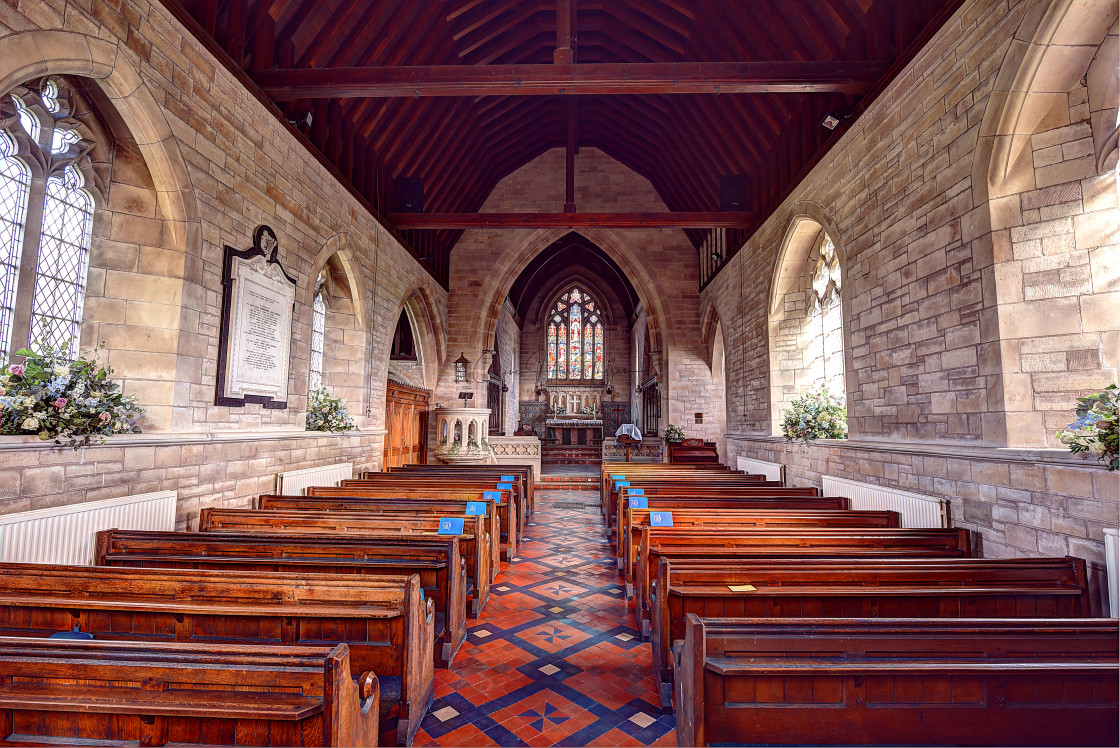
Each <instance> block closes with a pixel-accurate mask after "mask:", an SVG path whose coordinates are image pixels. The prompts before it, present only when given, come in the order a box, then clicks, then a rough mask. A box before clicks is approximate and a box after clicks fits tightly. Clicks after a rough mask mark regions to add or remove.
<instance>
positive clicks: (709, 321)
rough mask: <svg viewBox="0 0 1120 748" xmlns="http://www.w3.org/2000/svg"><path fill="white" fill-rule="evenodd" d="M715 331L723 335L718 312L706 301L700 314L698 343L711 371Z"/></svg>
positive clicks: (710, 302)
mask: <svg viewBox="0 0 1120 748" xmlns="http://www.w3.org/2000/svg"><path fill="white" fill-rule="evenodd" d="M717 331H718V332H719V334H720V335H722V334H723V331H722V328H721V327H720V320H719V312H718V311H717V310H716V305H715V304H714V303H713V302H712V301H711V300H710V299H708V300H706V301H705V302H704V308H703V309H702V310H701V312H700V343H701V345H702V346H703V349H704V356H705V360H706V362H707V364H708V368H709V369H712V367H713V366H714V363H715V361H714V359H713V355H714V348H715V345H716V333H717ZM712 373H713V374H714V373H715V370H714V369H712Z"/></svg>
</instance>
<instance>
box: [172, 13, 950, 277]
mask: <svg viewBox="0 0 1120 748" xmlns="http://www.w3.org/2000/svg"><path fill="white" fill-rule="evenodd" d="M163 1H164V3H165V4H166V5H167V6H168V7H169V8H170V9H171V10H173V11H175V12H176V14H177V15H179V16H180V17H181V18H184V19H188V22H190V21H189V19H193V21H194V23H191V24H190V25H192V26H193V27H194V29H195V32H196V33H197V34H199V35H200V37H202V38H203V39H204V41H207V42H208V43H209V44H210V45H211V47H212V48H214V47H220V48H221V49H222V50H224V52H225V53H226V54H227V55H228V57H229V59H230V60H231V61H232V63H233V65H235V66H236V67H238V68H240V69H241V70H242V71H244V72H245V73H247V74H248V76H249V78H251V79H252V80H253V81H254V82H255V83H256V85H257V86H259V88H260V90H263V91H264V94H265V95H266V96H268V97H269V98H270V99H271V100H272V101H273V102H275V103H276V104H277V105H278V106H279V108H280V109H281V110H282V111H283V113H284V114H285V115H286V117H287V118H288V119H291V120H296V119H298V118H300V117H302V116H303V115H304V113H306V112H310V113H311V115H312V116H311V122H312V124H311V126H310V128H306V127H303V128H302V131H303V133H304V135H306V137H307V138H308V139H309V140H310V144H311V145H312V146H313V147H314V148H315V149H318V151H320V152H321V154H322V155H323V156H324V157H325V159H326V161H328V162H329V163H331V164H333V165H334V166H335V167H336V168H337V170H338V172H339V173H340V174H341V176H342V178H343V179H344V180H346V181H348V182H349V183H350V184H351V185H352V186H353V188H354V190H355V191H356V193H358V194H359V195H360V196H362V197H363V198H364V199H365V200H366V201H368V203H369V204H370V206H371V207H372V208H373V210H374V211H376V212H377V213H378V214H380V215H381V216H383V217H385V219H386V220H387V221H388V223H389V225H391V226H394V228H397V227H399V236H401V237H402V238H403V239H404V241H405V242H406V243H407V244H408V245H409V246H410V248H411V249H412V250H413V252H414V253H415V254H416V255H417V256H418V257H419V258H420V259H421V260H422V261H423V262H425V263H426V264H427V265H428V267H429V269H430V270H431V271H432V273H433V275H434V276H435V277H436V278H437V279H438V280H440V281H441V282H442V283H443V284H444V285H446V283H447V271H448V258H449V255H450V252H451V251H452V249H453V248H454V245H455V243H456V241H457V240H458V238H459V236H460V235H461V232H462V228H460V227H462V226H468V225H495V224H497V225H505V224H511V225H518V224H519V225H525V224H526V219H525V218H524V217H518V216H507V217H506V218H505V219H498V218H487V217H482V218H478V217H474V216H465V215H463V214H474V213H476V212H477V211H478V210H479V209H480V207H481V206H482V205H483V203H484V201H485V200H486V198H487V196H488V195H489V194H490V192H491V190H493V188H494V187H495V185H496V184H497V183H498V181H499V180H501V179H502V178H503V177H505V176H506V175H508V174H509V173H511V172H512V171H514V170H516V169H518V168H519V167H521V166H523V165H525V164H526V163H528V162H529V161H532V160H533V159H534V158H536V157H537V156H539V155H541V154H542V153H544V152H546V151H548V150H550V149H552V148H563V147H568V148H569V150H575V149H578V148H579V147H591V148H597V149H600V150H602V151H603V152H605V153H606V154H608V155H609V156H611V157H612V158H614V159H616V160H618V161H619V162H621V163H622V164H624V165H626V166H627V167H629V168H631V169H633V170H634V171H636V172H637V173H639V174H641V175H643V176H644V177H646V178H647V179H649V180H650V182H651V183H652V184H653V186H654V188H655V189H656V190H657V192H658V194H659V195H660V196H661V198H662V200H663V201H664V202H665V204H666V206H667V207H668V209H669V211H671V212H672V213H674V214H687V218H688V219H689V220H684V219H685V216H672V215H642V214H639V215H638V216H635V215H629V216H625V217H619V216H581V215H580V214H575V215H573V216H571V223H570V224H569V225H579V223H580V222H583V223H584V224H585V225H586V224H588V223H590V224H592V225H610V224H611V223H612V222H617V221H623V220H628V221H630V222H631V225H632V224H633V222H634V221H637V222H638V223H637V225H677V226H680V227H682V228H685V229H686V231H687V233H688V235H689V237H690V239H691V240H692V241H693V243H694V244H695V245H696V246H697V247H699V246H700V245H701V244H702V242H703V240H704V238H705V237H706V235H707V233H708V229H707V228H705V226H706V225H711V226H716V225H732V226H735V227H736V228H732V229H728V230H729V231H731V232H733V236H731V237H729V241H728V242H727V246H728V247H735V246H737V245H738V244H740V243H741V241H742V238H743V237H745V236H746V235H747V234H748V233H749V231H750V230H751V227H752V226H753V225H755V224H756V223H757V222H758V221H760V220H761V219H762V218H763V217H765V215H766V214H767V212H768V209H769V208H770V207H771V206H773V205H775V204H776V203H777V202H778V201H780V199H781V198H782V197H783V195H784V194H785V193H786V192H787V191H788V190H789V189H791V188H792V187H793V186H794V185H795V184H796V182H797V181H798V180H799V179H800V176H801V175H802V174H803V172H804V171H806V170H807V169H808V168H809V167H810V166H811V165H812V164H813V163H815V161H816V160H817V159H819V157H820V156H821V154H822V153H823V152H824V151H825V150H827V148H828V146H829V145H830V143H831V142H832V140H834V139H835V138H836V137H837V136H838V135H839V133H840V132H841V131H842V130H843V128H844V127H845V125H846V124H847V122H848V121H850V120H847V121H842V122H841V126H840V127H839V128H837V130H836V131H834V132H831V133H830V132H829V131H828V130H826V129H824V128H823V127H821V126H820V122H821V120H822V119H823V118H824V116H825V115H826V114H828V113H829V112H835V113H838V114H841V115H844V116H846V115H850V114H858V112H859V111H860V109H861V107H862V106H865V105H866V103H867V101H868V100H869V99H870V97H872V96H874V95H875V93H877V92H878V91H879V90H881V89H882V87H883V86H884V85H885V84H886V83H887V82H889V80H890V79H891V78H892V77H893V76H894V75H895V74H896V73H897V71H898V69H899V68H900V67H901V66H902V65H903V64H905V62H906V61H907V60H909V58H910V57H911V56H912V55H913V53H914V52H915V51H916V50H917V49H918V48H920V46H921V44H923V43H924V42H925V41H926V40H927V39H928V38H929V36H930V35H931V34H932V33H933V32H934V31H935V30H936V29H937V28H938V27H939V26H940V25H941V24H942V23H943V22H944V20H945V19H947V18H948V16H949V14H950V13H951V12H952V11H953V10H955V9H956V7H958V6H959V5H960V2H961V0H163ZM206 37H209V39H207V38H206ZM725 174H744V175H747V177H748V180H747V185H748V194H747V205H746V210H745V211H743V212H742V213H738V214H736V215H734V216H733V219H734V220H729V219H728V217H727V215H726V214H724V216H722V217H720V216H716V215H713V214H714V213H715V212H717V211H718V210H719V208H720V200H719V185H720V178H721V176H722V175H725ZM398 177H419V178H420V179H422V180H423V184H424V213H425V217H423V218H421V217H417V216H403V215H401V216H398V215H394V213H393V207H394V194H393V193H394V183H395V179H396V178H398ZM578 207H579V206H578V205H577V206H575V209H576V210H578ZM570 211H571V206H569V211H568V212H569V213H570ZM427 214H439V215H433V216H427ZM446 214H455V215H446ZM542 220H543V217H542ZM550 220H552V221H553V222H554V223H553V224H551V225H556V223H555V222H559V223H561V224H563V223H564V222H565V221H567V219H565V218H563V217H560V218H557V216H556V215H553V216H552V217H551V219H550ZM532 221H533V219H531V218H530V219H528V222H529V223H530V224H531V223H532ZM424 226H431V227H436V228H416V227H424ZM729 257H730V253H729V254H728V258H729ZM725 259H726V258H725Z"/></svg>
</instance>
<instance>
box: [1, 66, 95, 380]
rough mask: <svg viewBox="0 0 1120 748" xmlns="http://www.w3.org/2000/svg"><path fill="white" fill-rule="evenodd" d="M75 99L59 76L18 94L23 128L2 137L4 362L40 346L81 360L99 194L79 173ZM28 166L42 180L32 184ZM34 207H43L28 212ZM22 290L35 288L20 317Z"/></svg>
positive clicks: (17, 106) (85, 159)
mask: <svg viewBox="0 0 1120 748" xmlns="http://www.w3.org/2000/svg"><path fill="white" fill-rule="evenodd" d="M73 95H74V94H73V93H72V92H70V91H69V90H68V89H66V87H65V84H64V83H60V82H59V81H57V80H55V79H51V80H49V81H47V82H46V83H45V84H44V85H43V87H42V88H41V89H40V90H38V91H37V92H36V91H35V90H34V89H29V88H22V87H21V88H18V89H16V93H13V94H12V95H11V98H10V100H11V102H12V103H13V104H14V106H15V110H16V114H17V117H16V120H17V122H18V125H13V126H12V127H11V128H10V129H9V130H7V131H3V132H0V363H3V362H5V361H6V360H7V357H8V355H10V353H11V352H12V351H13V350H15V349H18V348H21V347H23V346H25V345H28V344H29V343H30V344H33V343H35V342H38V341H45V342H47V343H49V344H51V345H52V346H54V347H56V348H59V349H61V348H63V347H65V348H66V351H67V355H68V356H69V357H70V358H71V359H74V358H76V357H77V355H78V339H79V328H80V326H81V322H82V311H83V305H84V303H85V292H86V274H87V271H88V269H89V253H90V242H91V240H92V235H93V212H94V195H93V194H92V193H91V192H90V190H89V188H88V187H87V185H86V181H85V180H86V174H87V173H92V172H88V171H86V172H83V170H82V168H83V165H84V166H85V167H87V168H88V167H89V166H90V162H89V159H88V156H85V155H84V154H86V153H87V152H88V148H75V147H74V146H80V145H81V144H82V143H83V141H82V139H81V137H80V135H79V134H78V132H77V131H76V130H75V129H74V120H71V119H68V118H69V115H70V106H69V102H70V98H71V97H72V96H73ZM29 165H34V166H35V168H37V169H41V173H42V177H43V179H41V180H40V179H39V178H37V179H36V180H34V181H32V180H31V179H30V177H31V172H30V170H29V168H28V166H29ZM39 173H40V172H38V171H37V172H36V175H38V174H39ZM31 203H34V204H35V205H36V206H41V207H42V210H41V211H39V210H33V211H29V210H28V208H29V207H30V204H31ZM31 215H34V216H36V218H35V223H34V224H33V225H31V224H27V223H26V222H27V220H28V216H31ZM36 242H37V245H38V246H37V247H36V246H35V244H36ZM25 249H26V250H27V255H26V256H22V255H23V253H24V250H25ZM32 274H33V275H34V277H33V278H29V277H27V276H30V275H32ZM21 276H24V277H23V279H22V281H21ZM20 285H23V287H24V288H28V287H30V288H31V289H32V293H31V294H30V298H27V299H19V300H18V301H19V308H21V309H25V310H27V309H29V310H30V313H29V314H28V315H27V316H23V315H17V314H16V313H15V310H16V309H17V307H16V303H17V299H16V289H17V288H18V287H19V286H20Z"/></svg>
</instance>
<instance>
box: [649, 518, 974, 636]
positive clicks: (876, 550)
mask: <svg viewBox="0 0 1120 748" xmlns="http://www.w3.org/2000/svg"><path fill="white" fill-rule="evenodd" d="M700 533H701V529H700V528H697V527H693V528H686V529H684V530H678V529H677V528H675V527H655V528H653V527H649V526H648V525H647V526H645V527H643V528H642V539H641V542H640V543H639V545H638V567H637V569H636V571H635V579H634V594H635V601H634V617H635V621H636V624H637V626H638V630H639V631H640V632H641V635H642V637H643V638H647V637H648V636H649V632H650V599H651V598H652V597H653V595H652V592H653V585H654V583H655V581H656V578H657V568H658V565H659V564H660V561H661V559H662V558H667V559H670V560H673V561H681V560H687V561H688V562H689V563H692V564H694V565H699V564H703V563H709V564H712V565H714V566H720V565H723V564H726V563H727V562H728V561H733V560H744V561H759V560H767V559H777V558H860V557H868V558H871V557H874V558H882V559H890V558H897V559H907V558H912V557H922V556H926V557H931V558H934V557H935V558H969V557H971V556H972V534H971V533H970V532H969V531H968V530H963V529H960V528H951V529H925V530H897V531H895V532H886V531H876V532H873V533H871V534H870V535H869V534H868V533H866V532H860V533H851V532H844V531H833V532H829V533H820V532H819V531H818V532H815V533H814V535H813V536H812V537H811V538H807V537H805V536H804V534H803V533H800V532H789V531H784V530H780V529H778V528H769V529H767V530H765V531H757V530H755V531H751V530H728V529H726V528H719V527H709V528H705V529H703V531H702V533H703V534H700Z"/></svg>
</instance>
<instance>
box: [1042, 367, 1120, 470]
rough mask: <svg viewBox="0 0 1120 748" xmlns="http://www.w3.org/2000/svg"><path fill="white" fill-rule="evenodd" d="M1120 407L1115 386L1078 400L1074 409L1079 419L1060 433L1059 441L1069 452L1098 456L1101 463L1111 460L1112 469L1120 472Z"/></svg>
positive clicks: (1110, 467) (1118, 392)
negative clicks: (1119, 428) (1119, 407)
mask: <svg viewBox="0 0 1120 748" xmlns="http://www.w3.org/2000/svg"><path fill="white" fill-rule="evenodd" d="M1118 405H1120V390H1118V389H1117V387H1116V385H1114V384H1110V385H1108V387H1105V389H1104V391H1103V392H1098V393H1097V394H1095V395H1088V396H1087V397H1079V398H1077V407H1076V408H1075V409H1074V413H1076V414H1077V420H1075V421H1074V422H1073V423H1068V424H1066V427H1065V428H1064V429H1061V430H1059V431H1058V433H1057V437H1058V440H1059V441H1061V443H1062V444H1065V445H1066V446H1068V447H1069V451H1070V452H1073V453H1075V454H1076V453H1078V452H1088V453H1090V454H1094V455H1097V459H1099V460H1100V461H1101V462H1105V461H1106V460H1107V461H1108V469H1109V470H1120V455H1118V452H1120V430H1118V427H1117V422H1118V420H1120V419H1118V417H1117V410H1118Z"/></svg>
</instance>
